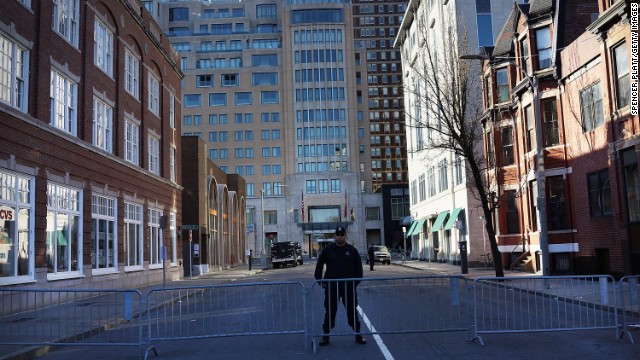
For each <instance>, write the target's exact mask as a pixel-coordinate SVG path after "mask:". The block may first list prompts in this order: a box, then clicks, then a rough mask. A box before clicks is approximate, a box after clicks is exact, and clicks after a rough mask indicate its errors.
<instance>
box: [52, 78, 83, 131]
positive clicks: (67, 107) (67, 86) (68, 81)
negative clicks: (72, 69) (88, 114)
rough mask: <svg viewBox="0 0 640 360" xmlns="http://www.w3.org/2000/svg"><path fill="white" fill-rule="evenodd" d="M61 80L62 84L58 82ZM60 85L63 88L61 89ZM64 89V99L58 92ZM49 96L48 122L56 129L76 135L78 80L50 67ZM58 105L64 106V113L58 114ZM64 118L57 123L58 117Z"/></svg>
mask: <svg viewBox="0 0 640 360" xmlns="http://www.w3.org/2000/svg"><path fill="white" fill-rule="evenodd" d="M61 81H62V84H60V82H61ZM60 86H62V87H63V88H62V89H61V88H60ZM61 90H62V91H64V99H62V101H61V99H60V98H59V95H60V94H59V92H60V91H61ZM49 94H50V95H49V96H50V100H51V101H50V111H49V112H50V124H51V126H53V127H55V128H56V129H60V130H61V131H64V132H67V133H69V134H71V135H73V136H76V135H77V127H78V118H77V117H78V82H77V81H74V80H73V79H72V78H71V77H69V76H67V75H65V74H63V73H62V72H61V71H59V70H58V69H56V68H51V83H50V88H49ZM58 107H64V109H63V110H62V111H63V112H64V114H60V113H59V111H56V110H58ZM61 116H62V118H64V120H63V122H64V123H63V124H59V121H60V117H61Z"/></svg>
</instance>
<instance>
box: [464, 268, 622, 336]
mask: <svg viewBox="0 0 640 360" xmlns="http://www.w3.org/2000/svg"><path fill="white" fill-rule="evenodd" d="M616 288H617V285H616V283H615V280H614V279H613V278H612V277H611V276H607V275H593V276H552V277H551V276H547V277H545V276H532V277H505V278H495V277H482V278H477V279H475V280H474V283H473V299H472V301H473V304H474V309H473V331H474V338H473V340H475V339H478V340H479V342H480V344H482V345H483V346H484V341H483V339H482V337H481V336H480V334H489V333H519V332H542V331H568V330H593V329H614V330H615V331H616V335H617V332H618V328H619V322H618V308H617V296H616Z"/></svg>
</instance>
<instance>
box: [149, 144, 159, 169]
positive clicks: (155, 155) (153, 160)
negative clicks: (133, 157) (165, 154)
mask: <svg viewBox="0 0 640 360" xmlns="http://www.w3.org/2000/svg"><path fill="white" fill-rule="evenodd" d="M148 161H149V168H148V170H149V171H150V172H152V173H154V174H156V175H160V139H159V138H158V137H156V136H154V135H151V134H149V158H148Z"/></svg>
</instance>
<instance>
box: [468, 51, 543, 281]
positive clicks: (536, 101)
mask: <svg viewBox="0 0 640 360" xmlns="http://www.w3.org/2000/svg"><path fill="white" fill-rule="evenodd" d="M460 59H462V60H481V61H484V60H507V61H508V63H509V64H512V65H513V66H515V67H516V68H517V69H518V70H520V71H521V72H522V75H523V77H524V78H525V79H527V82H528V83H529V87H530V88H531V91H532V95H533V112H534V118H535V129H536V152H537V154H536V157H537V162H538V165H537V169H536V185H537V188H538V198H537V203H538V206H537V209H538V220H539V221H540V236H539V242H540V251H541V252H542V275H543V276H549V242H548V230H547V202H546V199H545V197H546V194H545V185H546V183H545V175H544V147H543V146H542V120H541V118H540V97H539V94H538V77H537V76H535V75H531V76H529V74H527V72H526V71H525V70H524V69H523V68H522V67H520V65H518V64H517V63H515V62H514V61H513V60H512V59H509V58H500V57H495V58H491V57H489V56H486V55H462V56H460Z"/></svg>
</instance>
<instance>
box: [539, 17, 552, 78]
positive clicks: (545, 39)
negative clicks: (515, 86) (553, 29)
mask: <svg viewBox="0 0 640 360" xmlns="http://www.w3.org/2000/svg"><path fill="white" fill-rule="evenodd" d="M536 49H537V50H538V70H542V69H546V68H549V67H551V35H550V33H549V28H548V27H545V28H542V29H538V30H536Z"/></svg>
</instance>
